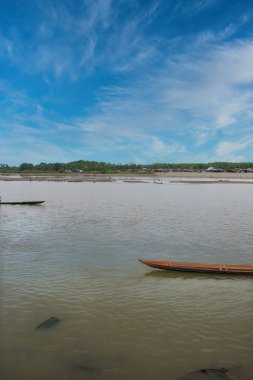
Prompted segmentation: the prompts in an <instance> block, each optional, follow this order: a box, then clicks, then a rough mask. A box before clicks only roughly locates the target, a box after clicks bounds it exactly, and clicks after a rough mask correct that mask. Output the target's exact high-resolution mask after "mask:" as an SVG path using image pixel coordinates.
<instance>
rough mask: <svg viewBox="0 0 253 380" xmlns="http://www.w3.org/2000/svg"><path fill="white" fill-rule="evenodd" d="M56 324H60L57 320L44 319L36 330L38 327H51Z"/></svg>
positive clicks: (37, 327)
mask: <svg viewBox="0 0 253 380" xmlns="http://www.w3.org/2000/svg"><path fill="white" fill-rule="evenodd" d="M58 322H60V319H59V318H56V317H50V318H48V319H46V320H45V321H44V322H41V323H40V324H39V325H38V326H36V329H39V328H40V327H52V326H54V325H55V324H56V323H58Z"/></svg>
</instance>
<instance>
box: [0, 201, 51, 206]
mask: <svg viewBox="0 0 253 380" xmlns="http://www.w3.org/2000/svg"><path fill="white" fill-rule="evenodd" d="M44 202H45V201H24V202H0V206H1V205H30V206H33V205H39V204H41V203H44Z"/></svg>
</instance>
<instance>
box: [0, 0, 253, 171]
mask: <svg viewBox="0 0 253 380" xmlns="http://www.w3.org/2000/svg"><path fill="white" fill-rule="evenodd" d="M75 160H89V161H105V162H111V163H130V162H131V163H138V164H150V163H154V162H170V163H176V162H214V161H233V162H243V161H244V162H245V161H247V162H252V161H253V3H252V0H249V1H248V0H240V1H239V0H36V1H34V0H12V1H9V0H0V163H5V164H9V165H20V164H21V163H23V162H29V163H33V164H38V163H40V162H69V161H75Z"/></svg>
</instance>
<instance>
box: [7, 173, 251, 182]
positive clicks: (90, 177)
mask: <svg viewBox="0 0 253 380" xmlns="http://www.w3.org/2000/svg"><path fill="white" fill-rule="evenodd" d="M157 179H159V180H161V181H163V180H164V181H170V180H171V181H178V182H193V181H194V182H196V183H198V182H199V183H202V182H206V181H208V182H209V181H212V182H217V183H220V182H221V181H222V182H233V183H234V182H236V183H237V182H239V183H241V182H242V183H244V182H246V183H247V182H249V183H251V182H253V173H226V172H224V173H209V172H170V173H147V174H142V173H122V174H121V173H113V174H93V173H64V174H58V173H51V174H48V173H41V174H34V173H30V174H29V173H28V174H18V173H17V174H12V173H11V174H1V175H0V181H57V182H58V181H59V182H112V181H117V180H123V181H124V180H129V181H131V180H132V181H137V182H138V181H143V180H144V181H153V180H157Z"/></svg>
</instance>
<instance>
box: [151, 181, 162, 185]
mask: <svg viewBox="0 0 253 380" xmlns="http://www.w3.org/2000/svg"><path fill="white" fill-rule="evenodd" d="M153 182H154V183H156V184H158V185H162V184H163V183H162V181H161V180H155V181H153Z"/></svg>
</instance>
